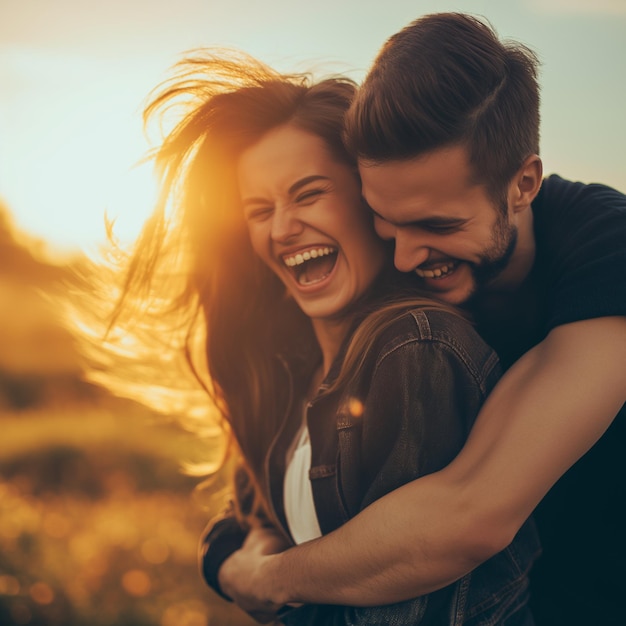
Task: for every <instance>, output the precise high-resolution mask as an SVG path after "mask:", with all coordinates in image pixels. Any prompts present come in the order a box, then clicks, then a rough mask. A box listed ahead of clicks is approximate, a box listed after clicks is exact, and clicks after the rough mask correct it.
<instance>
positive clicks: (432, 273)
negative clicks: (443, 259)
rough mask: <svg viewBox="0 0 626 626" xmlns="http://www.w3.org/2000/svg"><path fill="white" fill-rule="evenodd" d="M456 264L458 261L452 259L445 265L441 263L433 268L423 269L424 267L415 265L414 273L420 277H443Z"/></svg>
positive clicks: (454, 267)
mask: <svg viewBox="0 0 626 626" xmlns="http://www.w3.org/2000/svg"><path fill="white" fill-rule="evenodd" d="M457 265H458V262H457V261H453V262H450V263H447V264H446V265H442V266H441V267H437V268H435V269H433V270H424V269H420V268H419V267H416V268H415V273H416V274H417V275H418V276H419V277H420V278H443V277H444V276H447V275H448V274H450V272H452V271H454V270H455V269H456V266H457Z"/></svg>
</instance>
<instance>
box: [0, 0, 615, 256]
mask: <svg viewBox="0 0 626 626" xmlns="http://www.w3.org/2000/svg"><path fill="white" fill-rule="evenodd" d="M437 11H463V12H467V13H472V14H475V15H480V16H483V17H485V18H487V19H488V20H489V21H490V22H491V24H492V25H493V26H494V27H495V29H496V30H497V31H498V33H499V34H500V36H502V37H505V38H512V39H516V40H518V41H521V42H523V43H525V44H526V45H528V46H530V47H531V48H532V49H533V50H534V51H535V52H536V53H537V54H538V55H539V58H540V60H541V63H542V65H541V74H540V82H541V86H542V108H541V113H542V135H541V137H542V140H541V155H542V158H543V160H544V171H545V172H546V173H553V172H557V173H559V174H560V175H562V176H564V177H565V178H569V179H575V180H581V181H583V182H603V183H606V184H609V185H612V186H614V187H617V188H618V189H620V190H622V191H626V149H625V146H626V121H625V116H624V111H625V110H626V0H507V1H505V0H482V1H481V0H456V1H446V0H265V1H264V2H260V1H259V0H220V1H217V0H107V2H101V1H100V0H0V200H1V201H3V202H4V204H5V205H7V206H8V207H9V209H10V210H11V212H12V213H13V216H14V219H15V222H16V225H17V226H18V228H20V229H21V230H23V231H26V232H27V233H29V234H32V235H33V236H35V237H38V238H41V239H44V240H46V241H47V242H49V244H50V246H52V247H53V248H55V249H57V250H60V251H61V250H63V251H74V250H84V251H90V250H93V249H94V248H96V247H97V246H98V244H99V243H100V242H102V241H104V239H105V229H104V214H105V212H106V213H107V214H108V215H109V217H111V218H114V219H116V232H117V234H118V236H119V237H120V238H121V239H122V241H123V242H124V241H130V240H131V239H132V238H133V237H134V236H135V235H136V233H137V232H138V229H139V227H140V225H141V222H142V221H143V219H145V216H146V215H147V212H148V211H149V209H150V207H151V204H152V202H153V201H154V180H153V177H152V174H151V171H150V168H149V167H148V166H146V165H143V166H137V165H136V163H137V162H138V161H139V160H140V159H141V158H142V156H143V155H144V154H145V153H146V151H147V149H148V148H149V145H150V144H149V143H148V140H147V139H146V137H145V136H144V133H143V130H142V121H141V110H142V106H143V104H144V103H145V99H146V97H147V95H148V93H149V92H150V90H151V89H153V88H154V87H156V85H157V84H158V83H159V82H161V81H162V80H164V79H165V78H166V77H167V76H168V71H169V69H170V68H171V66H172V65H173V64H174V63H175V62H176V61H177V60H179V59H180V58H181V57H182V56H183V55H184V53H185V52H186V51H189V50H191V49H193V48H198V47H208V46H226V47H232V48H237V49H240V50H244V51H246V52H248V53H250V54H252V55H254V56H256V57H257V58H259V59H261V60H262V61H265V62H266V63H269V64H270V65H273V66H274V67H275V68H277V69H279V70H282V71H308V70H311V69H312V70H314V71H315V74H316V75H317V76H323V75H327V74H335V73H339V72H342V73H346V74H348V75H349V76H351V77H352V78H353V79H355V80H357V81H360V80H361V79H362V78H363V77H364V75H365V73H366V72H367V69H368V67H369V66H370V64H371V62H372V61H373V59H374V56H375V55H376V53H377V51H378V49H379V48H380V46H381V45H382V44H383V43H384V42H385V40H386V39H387V38H388V37H389V36H391V35H392V34H393V33H395V32H396V31H398V30H400V29H401V28H402V27H403V26H405V25H406V24H408V23H409V22H411V21H412V20H413V19H415V18H417V17H419V16H420V15H423V14H426V13H432V12H437Z"/></svg>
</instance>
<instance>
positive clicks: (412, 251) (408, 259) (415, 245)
mask: <svg viewBox="0 0 626 626" xmlns="http://www.w3.org/2000/svg"><path fill="white" fill-rule="evenodd" d="M429 254H430V248H428V247H427V246H426V245H424V242H422V241H420V238H419V236H418V235H417V234H414V233H412V234H408V233H403V232H402V231H401V230H400V229H398V230H397V231H396V236H395V251H394V258H393V262H394V264H395V266H396V268H397V269H398V270H400V271H401V272H412V271H413V270H414V269H415V268H416V267H418V266H419V265H421V264H422V263H424V261H426V259H428V256H429Z"/></svg>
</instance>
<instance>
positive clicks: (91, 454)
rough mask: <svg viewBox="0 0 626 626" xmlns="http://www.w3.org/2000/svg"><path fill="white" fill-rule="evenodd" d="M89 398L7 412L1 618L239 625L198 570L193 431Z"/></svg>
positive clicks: (199, 509)
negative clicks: (189, 471) (189, 470)
mask: <svg viewBox="0 0 626 626" xmlns="http://www.w3.org/2000/svg"><path fill="white" fill-rule="evenodd" d="M128 407H129V408H127V409H126V411H127V413H124V411H120V410H119V409H116V410H112V409H109V410H105V409H102V408H100V409H98V408H96V407H95V406H93V407H90V406H89V405H88V404H86V403H82V404H81V405H80V406H71V405H68V407H67V408H65V409H61V408H58V407H56V408H49V409H44V408H38V409H35V410H30V411H22V412H4V413H2V414H0V429H1V435H0V624H2V625H3V626H5V625H6V626H9V625H12V624H16V625H17V624H24V625H46V626H47V625H50V626H57V625H58V626H104V625H115V626H152V625H154V626H157V625H158V626H228V625H232V626H239V625H241V626H243V625H248V624H252V623H255V622H252V621H251V620H250V619H248V618H247V617H246V616H245V615H244V614H243V613H241V612H240V611H238V610H237V609H235V608H234V607H233V606H232V605H230V604H228V603H226V602H224V601H222V600H221V599H220V598H219V597H217V596H216V595H215V594H214V593H213V592H212V591H211V590H209V589H208V588H207V587H206V586H205V585H204V584H203V582H202V581H201V579H200V576H199V574H198V569H197V562H196V559H197V553H196V551H197V545H198V539H199V537H200V534H201V532H202V530H203V528H204V526H205V524H206V521H207V520H208V519H209V518H210V516H211V513H210V512H209V511H208V510H206V508H205V506H204V505H205V504H206V502H205V500H206V498H205V497H203V496H202V495H200V496H198V494H196V493H194V487H195V486H196V485H197V484H198V482H199V479H197V478H191V477H188V476H185V475H183V474H182V473H181V472H180V469H179V464H180V461H182V460H184V459H185V458H189V456H190V453H191V456H193V454H196V457H197V454H198V451H197V450H196V451H195V453H194V446H197V442H196V441H195V440H194V438H193V436H192V435H190V434H187V433H184V432H183V431H182V430H180V429H177V428H175V427H174V426H172V425H167V424H162V423H159V422H158V421H154V420H151V419H150V416H149V414H148V413H147V412H145V413H144V412H141V411H136V410H134V409H133V408H132V407H133V405H132V404H130V403H129V405H128Z"/></svg>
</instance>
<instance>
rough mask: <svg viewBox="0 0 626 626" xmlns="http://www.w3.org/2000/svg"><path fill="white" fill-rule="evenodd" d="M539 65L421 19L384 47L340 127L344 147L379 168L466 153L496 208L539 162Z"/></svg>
mask: <svg viewBox="0 0 626 626" xmlns="http://www.w3.org/2000/svg"><path fill="white" fill-rule="evenodd" d="M537 66H538V60H537V57H536V56H535V54H534V53H533V52H532V51H531V50H529V49H528V48H527V47H525V46H523V45H521V44H519V43H515V42H501V41H500V40H499V39H498V36H497V35H496V33H495V32H494V31H493V30H492V29H491V28H490V27H489V26H488V25H487V24H486V23H484V22H482V21H481V20H479V19H478V18H475V17H472V16H470V15H465V14H461V13H437V14H432V15H426V16H424V17H422V18H419V19H417V20H415V21H414V22H412V23H411V24H409V25H408V26H406V27H405V28H404V29H402V30H401V31H400V32H398V33H396V34H395V35H393V36H392V37H390V38H389V40H388V41H387V42H386V43H385V45H384V46H383V48H382V49H381V51H380V53H379V54H378V56H377V58H376V59H375V61H374V64H373V66H372V68H371V69H370V71H369V74H368V75H367V77H366V78H365V81H364V83H363V85H362V87H361V89H360V90H359V93H358V95H357V98H356V99H355V101H354V103H353V105H352V107H351V109H350V112H349V113H348V115H347V118H346V137H347V144H348V146H349V147H350V149H351V151H352V152H353V153H354V154H356V155H357V156H358V157H359V158H362V159H365V160H368V161H372V162H374V163H376V162H378V163H382V162H385V161H390V160H395V159H407V158H412V157H418V156H420V155H422V154H424V153H426V152H429V151H432V150H436V149H438V148H443V147H450V146H455V145H462V146H465V147H466V149H467V153H468V158H469V162H470V166H471V168H472V170H473V178H474V181H473V182H475V183H480V184H485V185H486V188H487V191H488V192H489V194H490V195H491V197H492V198H494V199H495V200H497V201H500V200H501V198H502V197H503V194H504V191H505V188H506V186H507V185H508V183H509V182H510V180H511V178H512V177H513V176H514V174H515V172H516V171H517V170H518V169H519V168H520V166H521V165H522V163H523V162H524V160H525V159H526V158H527V157H528V156H530V155H531V154H538V153H539V88H538V84H537Z"/></svg>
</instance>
